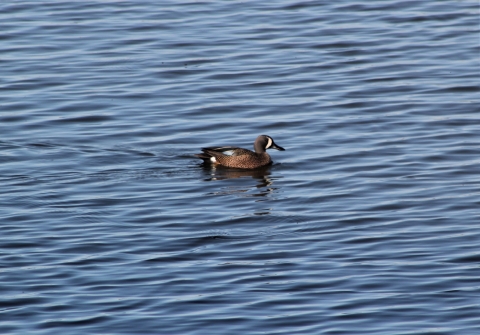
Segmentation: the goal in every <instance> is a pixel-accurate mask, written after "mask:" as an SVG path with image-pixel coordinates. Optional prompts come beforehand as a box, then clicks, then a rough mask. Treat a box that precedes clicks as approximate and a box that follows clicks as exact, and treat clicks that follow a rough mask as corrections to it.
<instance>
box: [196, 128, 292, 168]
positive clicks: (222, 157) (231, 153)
mask: <svg viewBox="0 0 480 335" xmlns="http://www.w3.org/2000/svg"><path fill="white" fill-rule="evenodd" d="M253 148H254V149H255V152H253V151H251V150H248V149H243V148H238V147H212V148H202V151H203V152H202V153H201V154H196V155H195V156H196V157H198V158H201V159H203V162H204V163H211V164H218V165H221V166H226V167H230V168H237V169H256V168H259V167H262V166H266V165H269V164H272V159H271V158H270V155H269V154H267V152H266V151H265V150H266V149H277V150H280V151H284V150H285V149H284V148H282V147H281V146H279V145H277V144H275V142H274V141H273V138H271V137H270V136H267V135H260V136H258V137H257V139H256V140H255V143H254V144H253Z"/></svg>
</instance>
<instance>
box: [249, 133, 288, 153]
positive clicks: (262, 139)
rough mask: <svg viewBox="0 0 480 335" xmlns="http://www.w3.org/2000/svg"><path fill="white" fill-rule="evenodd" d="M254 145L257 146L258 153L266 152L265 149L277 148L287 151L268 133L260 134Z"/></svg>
mask: <svg viewBox="0 0 480 335" xmlns="http://www.w3.org/2000/svg"><path fill="white" fill-rule="evenodd" d="M253 147H254V148H255V152H257V153H262V152H265V150H267V149H277V150H280V151H285V149H284V148H282V147H281V146H279V145H277V144H276V143H275V142H274V141H273V138H271V137H270V136H268V135H260V136H258V137H257V139H256V140H255V143H254V144H253Z"/></svg>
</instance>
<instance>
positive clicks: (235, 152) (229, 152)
mask: <svg viewBox="0 0 480 335" xmlns="http://www.w3.org/2000/svg"><path fill="white" fill-rule="evenodd" d="M202 151H203V152H204V153H206V154H209V155H211V156H215V154H217V156H218V155H219V154H220V155H225V156H240V155H243V154H245V153H244V151H245V149H242V148H239V147H210V148H202Z"/></svg>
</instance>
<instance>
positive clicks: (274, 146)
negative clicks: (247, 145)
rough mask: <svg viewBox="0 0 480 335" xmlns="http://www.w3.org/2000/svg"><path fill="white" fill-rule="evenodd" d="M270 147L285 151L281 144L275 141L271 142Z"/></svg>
mask: <svg viewBox="0 0 480 335" xmlns="http://www.w3.org/2000/svg"><path fill="white" fill-rule="evenodd" d="M270 148H272V149H277V150H280V151H285V149H284V148H282V147H281V146H279V145H276V144H275V143H272V146H271V147H270Z"/></svg>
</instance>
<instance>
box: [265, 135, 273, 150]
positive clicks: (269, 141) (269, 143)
mask: <svg viewBox="0 0 480 335" xmlns="http://www.w3.org/2000/svg"><path fill="white" fill-rule="evenodd" d="M272 142H273V141H272V139H271V138H270V137H268V142H267V146H266V147H265V149H268V148H270V147H271V146H272Z"/></svg>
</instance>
